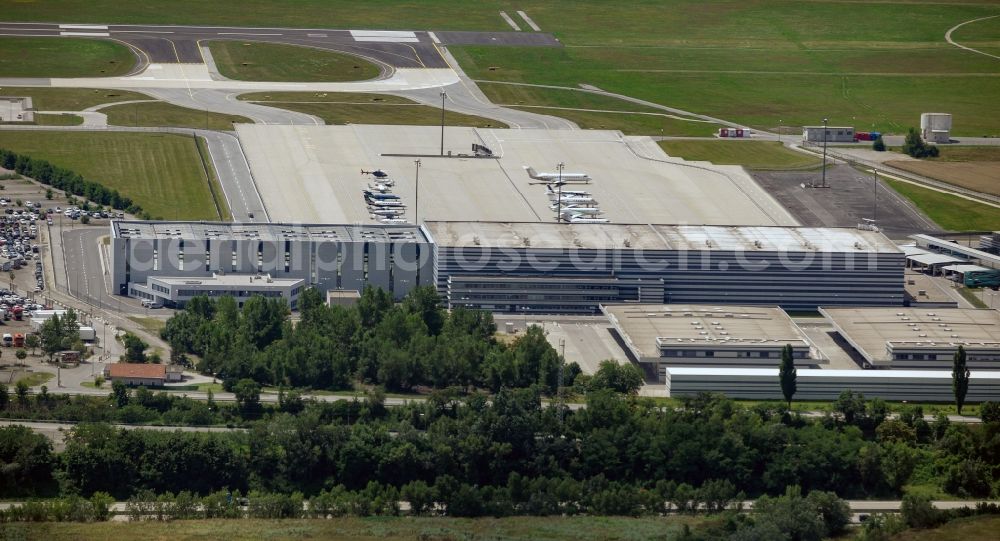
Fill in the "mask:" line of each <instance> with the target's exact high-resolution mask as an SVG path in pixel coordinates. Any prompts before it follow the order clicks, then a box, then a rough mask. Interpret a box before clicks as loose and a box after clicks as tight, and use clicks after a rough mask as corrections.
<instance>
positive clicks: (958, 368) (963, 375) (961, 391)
mask: <svg viewBox="0 0 1000 541" xmlns="http://www.w3.org/2000/svg"><path fill="white" fill-rule="evenodd" d="M951 390H952V391H954V393H955V407H957V408H958V414H959V415H961V414H962V406H963V405H965V395H966V394H968V392H969V367H968V365H967V364H966V353H965V348H964V347H962V346H958V351H956V352H955V362H954V365H953V367H952V369H951Z"/></svg>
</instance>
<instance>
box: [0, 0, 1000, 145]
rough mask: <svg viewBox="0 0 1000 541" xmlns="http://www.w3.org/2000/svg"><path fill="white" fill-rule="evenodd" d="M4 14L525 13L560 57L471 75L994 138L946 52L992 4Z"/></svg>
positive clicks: (356, 4)
mask: <svg viewBox="0 0 1000 541" xmlns="http://www.w3.org/2000/svg"><path fill="white" fill-rule="evenodd" d="M9 4H11V5H9V6H5V13H4V18H5V19H7V20H49V21H66V20H74V21H79V22H123V23H136V22H147V23H151V22H156V23H176V24H227V25H257V26H268V27H273V26H299V27H309V28H324V27H328V28H387V29H429V30H444V29H461V30H507V29H508V28H509V27H507V26H506V25H505V24H504V22H503V21H502V19H501V18H500V17H499V16H498V13H497V12H498V11H499V10H501V9H504V10H507V11H508V12H511V11H513V10H515V9H523V10H525V11H527V12H528V14H529V15H530V16H531V18H532V19H534V20H535V21H536V22H537V23H538V24H539V25H540V26H541V28H542V29H543V30H544V31H547V32H552V33H554V34H555V35H556V37H557V38H559V39H560V41H561V43H563V44H564V45H565V47H563V48H544V47H524V48H508V47H493V46H476V47H451V48H450V50H451V52H452V53H454V54H455V56H456V58H457V59H458V60H459V62H460V63H461V64H462V67H463V68H464V69H465V70H466V71H467V72H468V73H469V75H470V76H472V77H473V78H476V79H487V80H496V81H514V82H529V83H542V84H551V85H559V86H566V87H574V88H576V87H578V86H579V85H580V84H590V85H595V86H598V87H600V88H603V89H605V90H608V91H612V92H618V93H622V94H626V95H630V96H635V97H639V98H643V99H646V100H649V101H652V102H655V103H660V104H664V105H671V106H675V107H678V108H681V109H685V110H689V111H693V112H697V113H704V114H709V115H712V116H717V117H721V118H726V119H729V120H732V121H734V122H739V123H743V124H746V125H749V126H751V127H754V128H759V129H773V128H775V127H776V126H778V121H779V120H782V121H783V123H784V126H786V127H793V126H801V125H803V124H815V123H818V122H820V120H821V119H822V118H824V117H827V118H829V119H830V121H831V122H834V123H838V124H840V123H843V124H853V125H855V126H857V127H858V128H859V129H875V130H878V131H883V132H888V133H902V132H905V129H906V128H908V127H910V126H916V125H917V124H918V122H919V115H920V113H922V112H926V111H929V110H942V111H947V112H950V113H952V114H953V115H954V121H955V129H954V133H955V134H956V135H976V136H979V135H984V134H993V135H1000V100H996V99H994V96H997V95H1000V62H997V61H996V60H995V59H992V58H989V57H985V56H982V55H976V54H973V53H970V52H967V51H963V50H960V49H958V48H956V47H952V46H950V45H948V44H947V43H945V41H944V34H945V32H946V31H947V30H948V29H949V28H951V27H952V26H954V25H956V24H958V23H960V22H963V21H968V20H971V19H975V18H979V17H985V16H989V15H996V14H1000V4H998V3H995V2H978V3H977V2H930V1H928V2H921V1H917V2H914V1H906V0H900V1H893V0H885V1H880V2H858V1H848V0H829V1H825V2H801V1H798V0H744V1H735V0H718V1H714V2H703V1H701V0H637V1H635V2H630V3H629V5H628V9H627V10H617V9H608V4H607V2H604V1H602V0H575V1H570V0H523V1H521V2H519V3H517V4H511V3H510V2H507V1H505V0H486V1H483V2H477V3H476V4H475V7H474V8H471V9H470V7H469V5H468V4H467V3H462V2H458V1H455V0H428V1H426V2H412V1H411V0H382V1H380V2H379V4H378V9H373V8H371V5H370V4H369V3H368V2H365V1H364V0H345V1H342V2H336V3H330V2H325V1H323V0H296V1H294V2H293V1H292V0H246V1H241V2H236V1H235V0H220V1H216V2H203V1H201V0H177V1H176V2H170V3H148V2H147V3H140V4H137V5H133V4H127V3H121V2H112V1H111V0H92V1H86V2H85V1H84V0H50V1H47V2H44V3H40V2H10V3H9ZM459 12H460V13H461V17H456V13H459ZM998 21H1000V19H992V20H989V21H980V22H977V23H974V24H970V25H967V26H964V27H962V28H961V29H960V30H959V31H958V32H956V35H955V38H956V39H958V40H959V41H961V42H962V43H964V44H966V45H968V46H971V47H977V48H981V49H983V50H986V51H994V50H998V49H1000V46H998V44H997V43H998V38H997V35H998V34H1000V30H998V29H997V28H998V26H1000V23H998ZM556 101H557V100H553V101H552V102H539V103H534V104H533V105H545V106H550V107H555V106H558V105H557V103H556ZM597 122H598V123H600V122H601V121H600V120H598V121H597ZM606 122H610V120H608V121H606Z"/></svg>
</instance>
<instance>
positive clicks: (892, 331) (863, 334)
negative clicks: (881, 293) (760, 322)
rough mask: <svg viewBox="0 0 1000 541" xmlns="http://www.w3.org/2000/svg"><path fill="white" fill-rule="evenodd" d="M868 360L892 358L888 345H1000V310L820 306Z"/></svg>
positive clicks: (846, 338)
mask: <svg viewBox="0 0 1000 541" xmlns="http://www.w3.org/2000/svg"><path fill="white" fill-rule="evenodd" d="M819 311H820V313H821V314H823V316H824V317H826V319H827V320H828V321H829V322H830V323H831V324H833V326H834V327H835V328H836V329H837V331H839V332H840V334H841V336H843V337H844V339H845V340H847V341H848V342H849V343H850V344H851V345H852V346H854V348H855V349H857V350H858V351H859V352H860V353H861V354H862V355H863V356H864V357H865V358H866V359H867V360H868V361H869V362H872V363H874V362H882V363H886V362H889V361H891V359H890V357H889V354H888V351H887V347H888V346H887V344H888V343H890V342H891V343H892V344H893V345H896V346H897V347H898V346H903V347H919V348H923V349H935V348H936V349H941V350H944V351H948V350H952V349H955V348H957V347H958V346H959V345H961V346H964V347H966V348H983V347H990V348H1000V311H997V310H985V309H984V310H977V309H971V308H898V307H895V308H823V307H821V308H820V310H819Z"/></svg>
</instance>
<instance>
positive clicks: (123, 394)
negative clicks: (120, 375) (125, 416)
mask: <svg viewBox="0 0 1000 541" xmlns="http://www.w3.org/2000/svg"><path fill="white" fill-rule="evenodd" d="M111 399H112V400H114V402H115V405H116V406H118V407H119V408H124V407H125V406H127V405H128V387H126V386H125V383H123V382H122V381H120V380H119V381H113V382H111Z"/></svg>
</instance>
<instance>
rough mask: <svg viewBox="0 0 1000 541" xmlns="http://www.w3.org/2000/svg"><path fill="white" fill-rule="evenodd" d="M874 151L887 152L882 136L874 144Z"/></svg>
mask: <svg viewBox="0 0 1000 541" xmlns="http://www.w3.org/2000/svg"><path fill="white" fill-rule="evenodd" d="M872 150H874V151H875V152H885V141H883V140H882V136H881V135H879V136H878V137H876V138H875V141H873V142H872Z"/></svg>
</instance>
